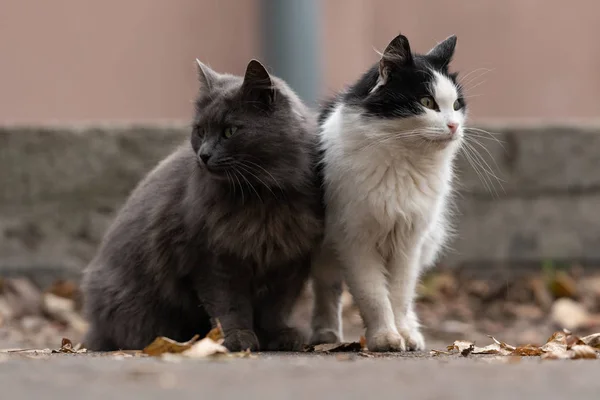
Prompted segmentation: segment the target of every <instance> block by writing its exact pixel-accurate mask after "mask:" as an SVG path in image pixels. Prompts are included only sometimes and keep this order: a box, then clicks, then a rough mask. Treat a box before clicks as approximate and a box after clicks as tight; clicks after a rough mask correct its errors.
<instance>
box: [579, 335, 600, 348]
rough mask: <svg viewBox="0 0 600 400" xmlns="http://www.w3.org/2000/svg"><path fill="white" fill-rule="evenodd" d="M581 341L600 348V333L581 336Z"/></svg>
mask: <svg viewBox="0 0 600 400" xmlns="http://www.w3.org/2000/svg"><path fill="white" fill-rule="evenodd" d="M581 341H582V342H583V343H585V344H587V345H588V346H591V347H593V348H595V349H600V333H594V334H593V335H588V336H585V337H582V338H581Z"/></svg>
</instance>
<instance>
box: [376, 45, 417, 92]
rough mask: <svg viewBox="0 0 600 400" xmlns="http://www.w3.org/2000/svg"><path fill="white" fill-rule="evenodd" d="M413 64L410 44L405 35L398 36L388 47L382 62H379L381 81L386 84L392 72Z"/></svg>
mask: <svg viewBox="0 0 600 400" xmlns="http://www.w3.org/2000/svg"><path fill="white" fill-rule="evenodd" d="M412 63H413V56H412V52H411V51H410V44H409V43H408V39H407V38H406V36H404V35H398V36H396V37H395V38H394V39H392V41H391V42H390V44H388V45H387V47H386V48H385V51H384V52H383V55H382V56H381V60H379V79H380V81H381V83H385V82H386V81H387V79H388V78H389V75H390V73H391V71H392V70H393V69H394V68H395V67H397V66H406V65H410V64H412Z"/></svg>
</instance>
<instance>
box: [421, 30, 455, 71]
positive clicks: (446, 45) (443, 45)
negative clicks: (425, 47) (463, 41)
mask: <svg viewBox="0 0 600 400" xmlns="http://www.w3.org/2000/svg"><path fill="white" fill-rule="evenodd" d="M456 40H457V39H456V35H452V36H449V37H448V38H447V39H446V40H444V41H442V42H440V43H438V44H437V45H436V46H435V47H434V48H433V49H431V50H429V53H427V57H428V58H429V59H430V60H431V62H432V63H433V64H434V65H436V66H438V67H440V68H445V67H447V66H448V64H450V61H452V57H453V56H454V49H455V48H456Z"/></svg>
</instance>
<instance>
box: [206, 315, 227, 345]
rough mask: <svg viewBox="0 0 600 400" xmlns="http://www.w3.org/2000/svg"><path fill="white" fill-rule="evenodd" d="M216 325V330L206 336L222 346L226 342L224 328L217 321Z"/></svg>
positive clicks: (213, 329)
mask: <svg viewBox="0 0 600 400" xmlns="http://www.w3.org/2000/svg"><path fill="white" fill-rule="evenodd" d="M216 322H217V323H216V325H217V326H215V327H214V328H212V329H211V330H210V332H208V334H207V335H206V337H207V338H209V339H212V340H213V341H214V342H216V343H219V344H222V343H223V341H224V340H225V335H224V334H223V327H222V326H221V322H220V321H219V320H218V319H217V321H216Z"/></svg>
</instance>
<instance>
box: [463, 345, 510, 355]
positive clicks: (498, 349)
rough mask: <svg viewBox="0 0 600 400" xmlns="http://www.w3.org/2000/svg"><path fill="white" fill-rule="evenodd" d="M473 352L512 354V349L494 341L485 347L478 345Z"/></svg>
mask: <svg viewBox="0 0 600 400" xmlns="http://www.w3.org/2000/svg"><path fill="white" fill-rule="evenodd" d="M471 353H472V354H498V355H501V356H508V355H510V354H512V351H511V350H508V349H506V348H503V347H502V346H500V345H499V344H498V343H493V344H490V345H488V346H485V347H477V346H475V348H474V349H473V351H472V352H471Z"/></svg>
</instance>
